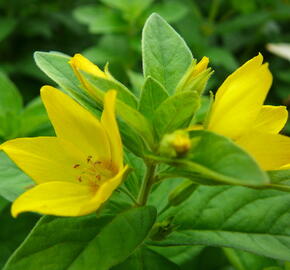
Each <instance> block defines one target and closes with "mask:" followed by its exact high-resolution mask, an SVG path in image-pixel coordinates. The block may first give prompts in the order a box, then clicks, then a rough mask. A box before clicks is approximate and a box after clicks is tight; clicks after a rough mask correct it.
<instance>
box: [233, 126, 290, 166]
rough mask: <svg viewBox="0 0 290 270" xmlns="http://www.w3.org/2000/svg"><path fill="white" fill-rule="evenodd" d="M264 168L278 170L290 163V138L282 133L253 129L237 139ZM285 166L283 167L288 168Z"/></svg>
mask: <svg viewBox="0 0 290 270" xmlns="http://www.w3.org/2000/svg"><path fill="white" fill-rule="evenodd" d="M236 143H237V144H239V145H240V146H241V147H243V148H244V149H245V150H246V151H248V152H249V153H250V154H251V155H252V156H253V157H254V158H255V159H256V160H257V162H258V163H259V164H260V166H261V167H262V168H263V169H264V170H277V169H282V168H281V167H283V166H285V165H289V164H290V138H289V137H286V136H283V135H280V134H270V133H262V132H258V131H252V132H249V133H247V134H246V135H244V136H242V137H241V138H239V139H238V140H237V141H236ZM286 168H287V166H286V167H284V168H283V169H286Z"/></svg>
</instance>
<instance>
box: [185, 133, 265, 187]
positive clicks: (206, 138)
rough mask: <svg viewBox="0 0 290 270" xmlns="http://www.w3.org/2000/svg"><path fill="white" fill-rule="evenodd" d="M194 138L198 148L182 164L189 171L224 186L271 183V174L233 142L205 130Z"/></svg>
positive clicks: (193, 149)
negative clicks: (225, 184)
mask: <svg viewBox="0 0 290 270" xmlns="http://www.w3.org/2000/svg"><path fill="white" fill-rule="evenodd" d="M190 137H191V138H192V140H193V144H195V145H194V146H193V147H192V149H191V152H190V153H189V154H188V156H187V157H186V159H184V160H182V161H181V163H182V162H183V161H184V165H185V166H186V168H187V169H189V171H192V172H197V173H200V174H201V176H205V177H208V178H209V179H212V180H215V181H220V182H222V183H229V184H240V185H250V186H251V185H253V186H259V185H265V184H268V182H269V180H268V176H267V174H266V173H265V172H264V171H262V169H260V167H259V166H258V164H257V163H256V161H255V160H254V159H253V158H252V157H251V156H250V155H249V154H248V153H247V152H246V151H244V150H243V149H242V148H240V147H239V146H237V145H236V144H235V143H233V142H232V141H231V140H230V139H228V138H226V137H224V136H221V135H217V134H215V133H212V132H209V131H205V130H198V131H191V132H190Z"/></svg>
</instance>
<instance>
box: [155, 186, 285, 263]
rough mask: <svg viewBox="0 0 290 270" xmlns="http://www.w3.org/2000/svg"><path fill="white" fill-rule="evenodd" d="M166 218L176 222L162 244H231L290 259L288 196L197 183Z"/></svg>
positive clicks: (274, 192)
mask: <svg viewBox="0 0 290 270" xmlns="http://www.w3.org/2000/svg"><path fill="white" fill-rule="evenodd" d="M168 215H169V216H171V215H173V216H174V220H173V223H174V224H175V225H176V226H178V229H177V231H176V232H173V233H172V234H171V235H169V237H168V238H167V239H166V240H164V241H162V242H154V244H155V245H160V246H180V245H182V246H192V245H193V246H194V245H206V246H219V247H231V248H235V249H240V250H244V251H248V252H252V253H255V254H258V255H261V256H265V257H270V258H274V259H278V260H286V261H289V259H290V195H289V194H288V193H284V192H280V191H274V190H263V191H262V190H254V189H250V188H244V187H231V186H221V187H206V186H200V187H199V188H198V189H197V190H196V191H195V192H194V193H193V195H192V197H191V198H190V199H189V200H188V201H186V202H185V203H184V204H183V205H182V207H180V208H178V209H177V210H175V211H174V212H172V213H168Z"/></svg>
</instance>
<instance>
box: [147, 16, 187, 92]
mask: <svg viewBox="0 0 290 270" xmlns="http://www.w3.org/2000/svg"><path fill="white" fill-rule="evenodd" d="M142 52H143V69H144V76H145V77H147V76H151V77H152V78H154V79H156V80H157V81H159V82H160V83H161V84H162V85H163V86H164V87H165V89H166V90H167V91H168V93H169V94H172V93H173V92H174V90H175V87H176V86H177V84H178V82H179V80H180V79H181V77H182V75H183V74H184V73H185V72H186V70H187V68H188V67H189V65H190V64H191V61H192V54H191V52H190V50H189V49H188V47H187V45H186V44H185V42H184V40H183V39H182V38H181V37H180V36H179V35H178V34H177V33H176V32H175V31H174V29H173V28H171V26H169V25H168V24H167V23H166V22H165V21H164V20H163V19H162V18H161V17H160V16H159V15H157V14H153V15H151V16H150V18H149V19H148V20H147V22H146V24H145V26H144V29H143V37H142Z"/></svg>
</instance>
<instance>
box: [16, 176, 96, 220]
mask: <svg viewBox="0 0 290 270" xmlns="http://www.w3.org/2000/svg"><path fill="white" fill-rule="evenodd" d="M93 196H94V192H92V189H91V187H90V186H87V185H81V184H76V183H69V182H57V181H56V182H48V183H43V184H40V185H37V186H35V187H34V188H32V189H30V190H28V191H26V192H25V193H23V194H22V195H21V196H20V197H18V198H17V199H16V200H15V201H14V203H13V204H12V209H11V212H12V216H13V217H16V216H17V215H18V214H20V213H22V212H27V211H31V212H38V213H41V214H44V215H56V216H81V215H86V214H89V213H91V212H92V211H94V210H96V209H97V208H98V207H99V206H100V203H98V202H96V204H95V205H94V207H92V208H91V209H90V210H92V209H93V210H92V211H90V212H87V211H85V210H83V209H82V208H83V206H84V205H85V204H87V202H88V201H90V200H91V199H92V198H93Z"/></svg>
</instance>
